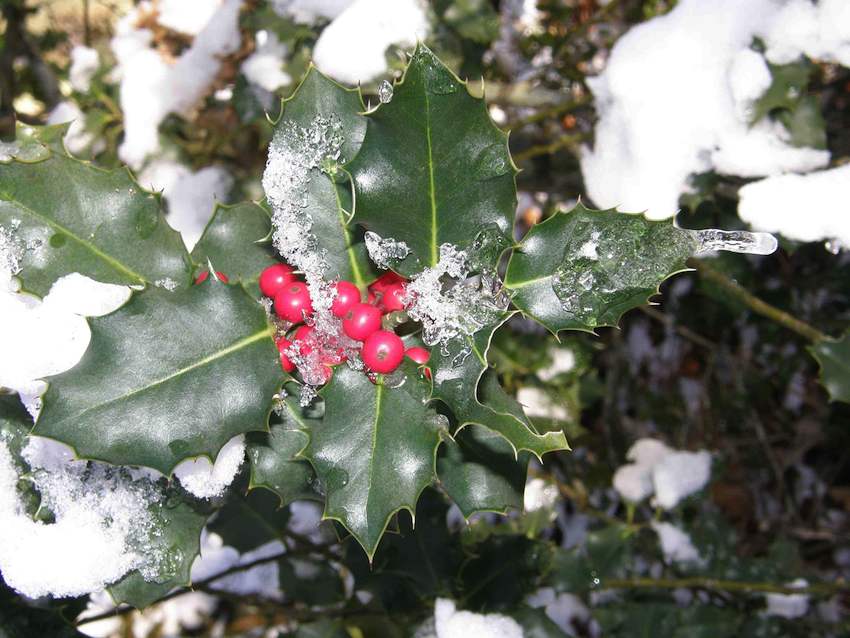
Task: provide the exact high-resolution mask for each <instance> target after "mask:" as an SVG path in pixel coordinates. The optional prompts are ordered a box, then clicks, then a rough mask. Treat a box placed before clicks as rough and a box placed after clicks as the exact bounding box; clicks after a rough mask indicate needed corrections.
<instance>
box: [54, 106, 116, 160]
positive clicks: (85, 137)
mask: <svg viewBox="0 0 850 638" xmlns="http://www.w3.org/2000/svg"><path fill="white" fill-rule="evenodd" d="M66 122H70V123H71V125H70V126H69V127H68V132H67V133H65V137H63V138H62V141H63V142H64V143H65V148H66V149H68V152H69V153H71V155H79V154H80V153H82V152H83V151H85V150H86V149H87V148H89V147H90V146H92V143H93V142H94V149H95V150H97V149H102V148H103V146H104V141H103V140H102V139H98V140H96V141H95V137H94V135H92V134H91V133H89V132H88V131H86V116H85V115H84V114H83V112H82V111H81V110H80V107H79V106H77V104H76V103H75V102H71V101H69V100H64V101H62V102H59V104H57V105H56V106H54V107H53V110H51V111H50V113H48V115H47V123H48V124H51V125H52V124H65V123H66Z"/></svg>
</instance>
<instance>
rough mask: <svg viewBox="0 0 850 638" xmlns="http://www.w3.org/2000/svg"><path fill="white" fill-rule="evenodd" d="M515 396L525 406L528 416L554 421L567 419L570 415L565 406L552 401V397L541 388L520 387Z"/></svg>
mask: <svg viewBox="0 0 850 638" xmlns="http://www.w3.org/2000/svg"><path fill="white" fill-rule="evenodd" d="M516 398H517V401H519V402H520V404H521V405H522V407H523V408H525V413H526V415H528V416H530V417H541V418H544V419H554V420H556V421H567V420H569V416H570V415H569V412H568V411H567V408H566V406H564V405H561V404H559V403H556V402H555V401H553V400H552V397H550V396H549V395H548V394H547V393H546V391H545V390H542V389H541V388H533V387H523V388H520V389H519V390H517V394H516Z"/></svg>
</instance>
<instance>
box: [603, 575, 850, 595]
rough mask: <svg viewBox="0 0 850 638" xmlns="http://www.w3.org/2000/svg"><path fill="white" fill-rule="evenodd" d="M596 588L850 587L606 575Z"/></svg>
mask: <svg viewBox="0 0 850 638" xmlns="http://www.w3.org/2000/svg"><path fill="white" fill-rule="evenodd" d="M598 587H599V589H679V588H688V587H691V588H695V589H709V590H713V591H726V592H759V593H766V594H785V595H790V594H810V595H816V596H817V595H822V596H829V595H831V594H837V593H839V592H847V591H850V585H848V584H847V583H843V582H842V583H815V584H814V585H808V586H806V587H791V586H788V585H777V584H774V583H756V582H747V581H740V580H721V579H717V578H703V577H700V576H694V577H692V578H657V579H656V578H609V579H607V580H606V579H603V580H602V582H601V583H600V584H599V586H598Z"/></svg>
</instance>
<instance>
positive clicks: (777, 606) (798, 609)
mask: <svg viewBox="0 0 850 638" xmlns="http://www.w3.org/2000/svg"><path fill="white" fill-rule="evenodd" d="M808 585H809V582H808V581H807V580H806V579H804V578H798V579H796V580H795V581H794V582H791V583H788V586H789V587H808ZM765 598H766V599H767V612H766V613H767V615H768V616H780V617H782V618H799V617H800V616H805V615H806V612H808V611H809V597H808V596H807V595H806V594H767V595H766V596H765Z"/></svg>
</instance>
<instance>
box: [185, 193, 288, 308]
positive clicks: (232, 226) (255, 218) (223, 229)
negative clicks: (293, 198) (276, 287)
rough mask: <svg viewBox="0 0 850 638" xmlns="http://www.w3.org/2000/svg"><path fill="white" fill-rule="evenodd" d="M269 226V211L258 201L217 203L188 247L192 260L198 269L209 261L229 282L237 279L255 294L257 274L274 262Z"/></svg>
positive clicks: (203, 267) (276, 261) (205, 268)
mask: <svg viewBox="0 0 850 638" xmlns="http://www.w3.org/2000/svg"><path fill="white" fill-rule="evenodd" d="M271 228H272V225H271V220H270V219H269V214H268V213H267V212H266V210H265V209H264V208H263V207H262V206H259V205H258V204H255V203H253V202H243V203H241V204H236V205H235V206H225V205H224V204H218V205H216V209H215V213H213V216H212V219H210V221H209V223H208V224H207V227H206V228H205V229H204V234H203V235H201V238H200V240H198V243H197V244H195V248H194V249H193V250H192V261H193V262H194V263H195V264H196V266H198V267H199V268H200V269H201V270H207V269H208V268H209V264H212V265H213V268H215V270H216V271H218V272H221V273H224V274H225V275H227V278H228V280H229V281H230V282H237V281H240V282H242V283H243V284H244V285H245V286H246V287H247V288H248V290H250V291H251V292H252V293H255V294H257V295H259V290H260V289H259V286H258V285H257V280H258V279H259V278H260V273H261V272H262V271H263V270H264V269H265V268H267V267H268V266H271V265H272V264H276V263H278V260H277V259H275V257H274V253H273V250H272V246H271V241H270V239H269V234H270V233H271Z"/></svg>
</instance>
